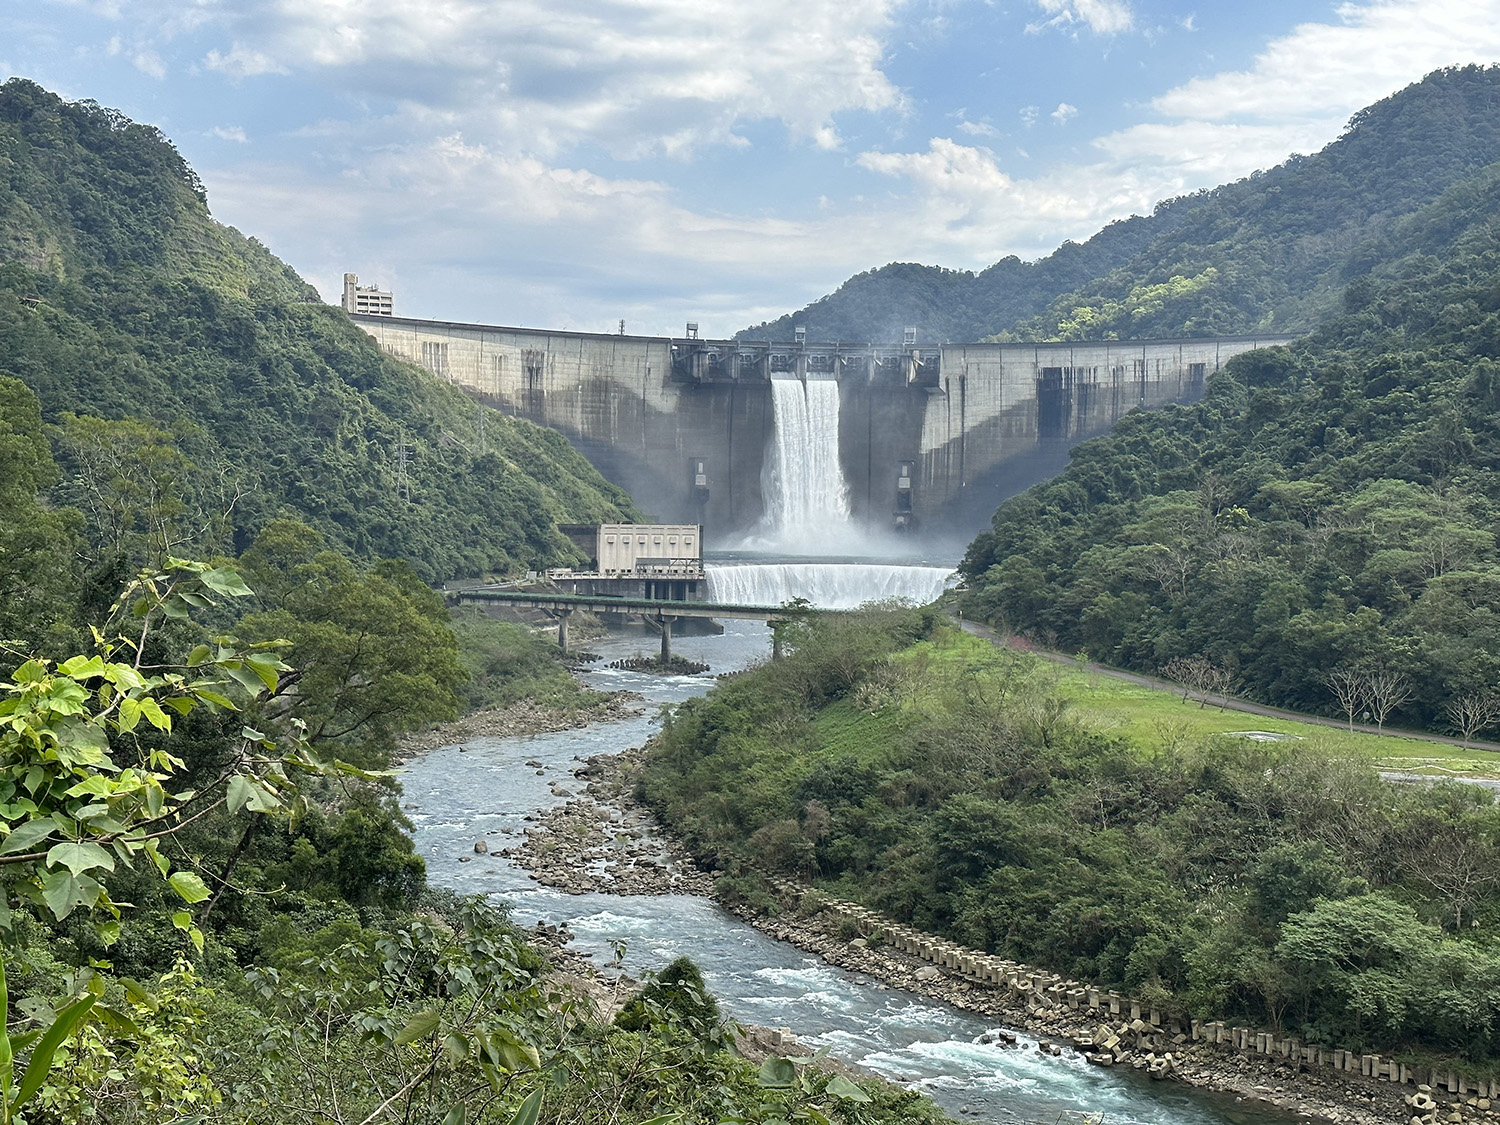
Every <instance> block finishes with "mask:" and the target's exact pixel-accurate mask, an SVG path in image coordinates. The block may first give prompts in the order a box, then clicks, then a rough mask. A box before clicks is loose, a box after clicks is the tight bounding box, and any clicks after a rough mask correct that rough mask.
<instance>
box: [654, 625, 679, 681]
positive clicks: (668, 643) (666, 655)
mask: <svg viewBox="0 0 1500 1125" xmlns="http://www.w3.org/2000/svg"><path fill="white" fill-rule="evenodd" d="M675 620H676V618H675V617H668V616H667V615H666V614H664V613H659V614H657V615H656V623H657V625H658V626H659V627H660V628H661V663H662V667H663V668H665V667H666V666H667V665H668V664H670V663H672V622H673V621H675Z"/></svg>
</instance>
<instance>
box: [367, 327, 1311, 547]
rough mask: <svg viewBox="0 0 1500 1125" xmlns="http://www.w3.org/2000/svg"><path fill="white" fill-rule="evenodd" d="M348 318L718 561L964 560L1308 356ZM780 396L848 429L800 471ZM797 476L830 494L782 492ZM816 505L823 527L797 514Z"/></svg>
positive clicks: (805, 454) (1165, 343)
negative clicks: (1108, 448) (550, 438)
mask: <svg viewBox="0 0 1500 1125" xmlns="http://www.w3.org/2000/svg"><path fill="white" fill-rule="evenodd" d="M350 319H351V320H353V321H354V323H355V324H357V325H358V326H359V327H360V328H362V329H363V330H364V331H366V332H368V333H369V334H370V335H371V336H372V337H374V338H375V340H376V341H377V342H378V343H379V344H380V346H381V347H382V348H384V349H385V351H386V352H388V353H389V354H391V355H393V356H396V357H398V358H401V359H404V360H408V361H410V362H412V363H415V364H418V365H420V366H422V367H424V368H426V369H427V370H428V371H429V372H431V373H432V374H433V375H434V376H435V377H437V378H439V379H442V380H444V381H445V382H449V383H452V384H454V385H455V386H458V387H461V388H463V389H464V390H466V391H468V392H469V393H470V394H472V395H474V396H475V397H477V398H478V399H480V400H481V401H483V402H485V403H487V404H488V405H491V406H494V407H496V408H498V409H500V410H502V411H505V412H506V413H509V414H512V415H515V416H517V417H521V418H526V419H529V420H530V421H533V422H537V423H539V424H541V425H544V426H548V427H551V428H553V429H556V430H558V431H560V432H561V433H562V434H563V435H564V436H565V437H567V438H568V440H569V441H570V442H571V443H572V444H573V445H574V447H575V448H577V449H578V450H579V452H581V453H582V454H583V455H584V456H585V457H587V458H588V460H589V461H590V462H592V463H593V464H594V466H595V467H596V468H598V469H599V471H600V472H601V473H602V474H603V475H604V476H605V477H606V478H608V479H609V480H611V481H613V482H614V483H615V484H618V485H619V486H621V487H622V488H624V489H626V490H627V491H628V492H629V493H630V494H631V495H632V496H633V497H634V498H635V500H636V502H637V504H638V505H639V506H640V507H641V508H643V509H644V510H646V511H647V512H649V513H650V514H651V515H652V517H653V518H654V519H656V520H657V521H660V522H669V523H698V524H702V525H703V526H704V529H705V535H706V536H707V537H708V539H709V540H710V541H711V542H714V543H717V544H732V543H735V542H741V541H744V540H745V539H747V538H748V537H752V536H754V535H756V534H764V533H765V532H766V531H767V529H768V528H769V529H777V528H779V529H782V530H783V531H784V532H786V533H787V534H786V535H785V536H784V537H783V541H784V542H786V541H787V540H791V541H795V539H796V538H797V536H798V533H799V531H800V530H803V529H808V528H813V529H817V528H823V527H826V526H827V525H828V524H829V522H830V521H831V520H832V521H843V522H845V523H846V524H847V525H848V526H849V527H851V528H853V529H856V530H857V531H860V532H862V533H866V534H871V535H875V536H882V535H885V536H889V535H890V534H891V533H893V532H895V533H913V532H915V533H917V534H919V535H920V537H921V538H922V539H923V540H924V541H932V540H934V539H939V538H948V539H951V540H952V541H953V542H955V543H957V542H959V541H961V540H965V539H967V538H969V537H970V536H971V535H972V534H973V533H974V532H975V531H977V530H979V529H981V528H982V527H984V526H985V525H986V524H987V523H988V520H989V517H990V515H991V513H992V512H993V511H994V509H995V508H996V507H997V506H998V504H999V503H1000V502H1001V501H1002V500H1004V499H1005V498H1006V497H1007V496H1010V495H1013V494H1015V493H1017V492H1020V491H1022V490H1024V489H1025V488H1028V487H1029V486H1030V485H1032V484H1034V483H1036V482H1037V481H1040V480H1044V479H1046V478H1047V477H1049V476H1052V475H1055V474H1056V473H1057V472H1059V471H1060V470H1061V469H1062V468H1063V467H1064V466H1065V465H1066V464H1067V452H1068V449H1069V448H1070V447H1071V446H1073V445H1074V444H1076V443H1077V442H1079V441H1082V440H1084V439H1085V438H1088V437H1092V436H1094V435H1096V434H1099V433H1102V432H1104V431H1106V430H1108V429H1109V428H1110V427H1111V426H1112V425H1113V424H1114V423H1115V422H1116V421H1118V420H1119V419H1120V418H1121V417H1123V416H1124V415H1125V414H1127V413H1129V412H1130V411H1132V410H1137V409H1152V408H1155V407H1160V406H1165V405H1167V404H1169V403H1174V402H1188V401H1192V400H1193V399H1196V398H1197V397H1199V396H1200V395H1201V394H1202V393H1203V387H1204V382H1205V380H1206V379H1207V377H1208V376H1209V375H1211V374H1213V373H1214V372H1215V371H1218V370H1219V368H1220V367H1221V366H1222V365H1223V364H1224V363H1226V362H1228V360H1229V359H1230V358H1232V357H1233V356H1235V355H1238V354H1240V353H1242V352H1245V351H1250V350H1253V349H1256V348H1261V347H1269V346H1276V345H1282V344H1286V343H1288V342H1290V341H1291V340H1292V339H1293V337H1290V336H1282V335H1258V336H1229V337H1212V338H1201V339H1183V340H1107V341H1097V342H1075V343H972V344H953V343H944V344H931V345H929V344H919V343H916V342H914V341H912V342H908V343H906V344H903V345H899V346H897V345H891V346H882V345H870V344H847V343H842V342H835V343H819V342H809V341H806V340H802V339H798V340H797V341H795V342H793V343H777V342H774V341H743V340H706V339H699V338H698V337H697V336H696V335H695V334H685V335H684V336H682V337H657V336H627V335H623V334H621V335H611V334H605V333H589V332H566V331H555V330H547V329H534V328H512V327H504V326H498V325H484V324H466V323H460V322H454V321H441V320H420V319H415V318H411V317H397V316H388V315H369V314H359V313H353V314H351V315H350ZM797 384H800V385H797ZM778 396H780V404H779V408H780V410H781V413H782V416H783V417H784V418H788V419H791V418H794V417H796V415H797V411H799V410H800V411H802V412H803V414H802V416H803V417H804V418H806V419H808V420H809V421H808V422H807V424H806V426H807V428H806V430H805V433H806V434H807V435H811V434H813V433H816V432H819V428H818V427H819V425H820V424H821V425H823V426H826V424H827V423H828V422H829V420H830V418H831V419H833V420H834V424H835V425H836V430H837V442H836V444H835V443H834V442H831V441H827V440H821V441H816V442H812V444H808V442H809V441H811V439H810V438H809V439H807V441H804V443H803V447H802V448H801V451H800V453H799V452H794V450H795V449H796V435H795V434H791V433H788V432H787V429H786V427H787V425H788V423H787V422H786V421H783V423H782V426H783V430H782V432H781V434H780V436H778V433H777V417H778V414H777V411H778ZM794 400H800V401H794ZM814 415H817V416H818V417H819V418H821V419H822V422H821V423H815V422H814V421H813V420H812V419H813V416H814ZM797 424H802V423H797ZM822 432H825V433H826V432H827V430H826V429H824V430H823V431H822ZM814 445H816V446H817V447H816V448H814V447H813V446H814ZM830 459H831V461H830ZM797 474H814V475H816V477H817V479H819V480H821V481H823V482H825V483H824V484H823V485H820V486H818V487H816V488H814V489H812V490H811V491H809V490H808V488H807V487H806V482H805V481H803V482H800V483H797V484H796V485H795V488H784V489H780V490H778V487H776V482H778V481H786V480H788V479H789V478H791V477H793V476H795V475H797ZM835 481H837V482H839V483H838V485H837V487H835V485H834V483H833V482H835ZM763 485H765V486H766V487H763ZM809 496H810V497H812V499H813V501H814V506H813V508H812V509H810V510H805V511H799V510H794V509H793V508H790V507H788V505H795V504H801V503H803V498H807V497H809ZM778 505H780V508H779V509H778Z"/></svg>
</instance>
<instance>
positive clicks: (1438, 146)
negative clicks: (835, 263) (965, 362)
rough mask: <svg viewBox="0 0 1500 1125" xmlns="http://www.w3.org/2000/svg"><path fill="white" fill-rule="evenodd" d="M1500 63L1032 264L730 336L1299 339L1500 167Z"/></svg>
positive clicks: (842, 291) (865, 296)
mask: <svg viewBox="0 0 1500 1125" xmlns="http://www.w3.org/2000/svg"><path fill="white" fill-rule="evenodd" d="M1497 89H1500V69H1497V68H1493V67H1491V68H1483V67H1473V66H1471V67H1463V68H1454V69H1450V70H1440V71H1436V72H1434V73H1433V74H1431V75H1429V76H1428V77H1427V78H1425V79H1423V80H1422V81H1421V82H1418V83H1416V84H1414V85H1412V86H1410V87H1408V88H1407V89H1405V90H1403V91H1401V92H1400V93H1397V94H1395V95H1393V96H1391V97H1389V98H1386V99H1384V100H1383V101H1380V102H1377V103H1376V104H1374V105H1372V106H1370V107H1368V108H1366V109H1364V110H1361V111H1360V112H1359V113H1357V114H1356V115H1355V116H1354V118H1353V119H1352V120H1351V121H1350V123H1349V128H1348V130H1347V131H1346V132H1345V133H1344V135H1343V136H1342V137H1340V138H1339V139H1338V140H1337V141H1335V142H1333V143H1332V144H1330V145H1329V146H1328V147H1327V148H1325V149H1323V150H1322V151H1321V152H1319V153H1317V154H1315V155H1313V156H1306V157H1303V156H1294V157H1292V158H1291V159H1289V160H1288V161H1286V162H1285V163H1284V164H1281V165H1278V166H1277V167H1276V168H1273V169H1271V170H1270V171H1267V172H1264V173H1257V174H1255V175H1253V176H1250V177H1248V178H1246V179H1244V180H1240V181H1237V182H1235V183H1232V184H1226V185H1224V186H1222V187H1219V188H1215V189H1214V190H1212V191H1203V192H1198V193H1196V194H1194V195H1188V196H1182V197H1180V198H1177V199H1172V200H1167V201H1164V202H1163V203H1160V204H1158V205H1157V207H1156V209H1155V211H1154V212H1153V213H1152V214H1151V215H1150V216H1136V217H1132V218H1130V219H1126V220H1123V221H1121V222H1116V223H1111V224H1110V225H1109V226H1107V227H1105V228H1104V229H1103V230H1102V231H1100V232H1099V233H1098V234H1096V235H1094V237H1092V238H1090V239H1089V240H1088V241H1087V242H1084V243H1082V244H1074V243H1066V244H1064V245H1063V246H1062V247H1061V248H1060V249H1058V250H1057V251H1056V252H1054V253H1053V254H1051V255H1049V256H1048V257H1046V258H1042V259H1039V260H1037V261H1035V262H1022V261H1021V260H1020V259H1018V258H1014V257H1011V258H1006V259H1004V260H1003V261H1000V262H997V263H995V264H994V265H992V266H990V267H989V268H988V269H986V270H983V271H982V272H980V273H977V274H976V273H971V272H969V271H967V270H946V269H939V268H936V267H930V266H920V265H914V264H910V263H902V264H893V265H889V266H885V267H883V268H881V269H877V270H871V271H869V272H867V273H863V274H860V275H858V276H857V277H853V278H850V279H849V280H848V281H847V282H845V283H844V284H843V285H842V286H841V287H840V288H839V289H838V291H837V292H835V293H832V294H830V295H828V296H826V297H824V298H822V299H821V300H818V301H815V302H814V303H813V304H811V305H809V306H807V307H806V308H804V309H802V310H800V311H799V312H795V313H791V314H788V315H787V316H784V317H781V318H779V319H777V320H774V321H770V322H768V323H765V324H761V325H758V326H756V327H754V328H748V329H746V330H744V331H743V332H741V333H740V335H741V336H742V337H744V338H748V339H761V338H765V337H767V336H769V337H771V338H774V339H778V340H790V339H791V338H792V327H793V326H794V325H805V326H806V327H807V330H808V333H809V335H810V337H811V338H814V339H830V340H831V339H842V340H876V341H895V340H900V339H901V333H902V330H903V328H904V327H905V326H906V325H913V324H914V325H917V326H918V330H919V336H920V338H921V339H922V340H924V341H933V340H937V341H962V340H978V339H981V338H984V337H986V336H990V335H992V334H996V333H999V334H1002V338H1020V339H1064V340H1073V339H1077V340H1083V339H1093V340H1099V339H1110V338H1128V337H1135V338H1153V337H1154V338H1171V337H1177V336H1214V335H1230V334H1235V333H1246V332H1289V331H1290V332H1300V331H1305V330H1307V329H1310V328H1312V327H1313V326H1315V325H1316V324H1318V323H1319V322H1320V321H1322V320H1323V319H1324V318H1325V317H1327V316H1328V315H1329V314H1330V313H1332V312H1334V311H1336V310H1337V307H1338V302H1339V295H1340V293H1341V291H1342V289H1343V287H1344V286H1345V285H1346V284H1347V283H1348V282H1350V281H1351V280H1353V279H1355V278H1358V277H1363V276H1364V275H1366V274H1370V273H1372V272H1374V273H1376V274H1379V273H1380V272H1381V271H1382V270H1387V269H1388V268H1390V263H1393V262H1395V261H1396V260H1397V259H1400V258H1403V257H1405V256H1407V255H1408V254H1412V253H1433V252H1436V248H1437V246H1439V245H1441V244H1442V242H1443V239H1444V238H1445V236H1446V234H1447V232H1445V231H1444V230H1443V229H1442V228H1441V226H1440V225H1437V224H1434V225H1428V226H1420V227H1419V228H1416V229H1414V228H1412V227H1411V226H1410V225H1407V226H1405V227H1403V224H1402V219H1403V217H1405V216H1409V215H1411V214H1412V213H1413V212H1416V211H1418V210H1419V209H1420V208H1422V207H1423V206H1424V205H1426V204H1428V203H1430V202H1431V201H1433V200H1434V199H1436V198H1437V197H1438V196H1439V195H1440V194H1441V193H1443V192H1444V191H1446V190H1449V189H1450V188H1453V187H1454V186H1455V185H1458V184H1460V183H1461V182H1462V181H1464V180H1467V179H1469V178H1470V177H1472V176H1474V175H1476V174H1477V173H1479V172H1480V171H1481V170H1482V169H1484V168H1485V167H1486V166H1488V165H1490V164H1493V163H1494V162H1495V161H1497V160H1500V123H1497V122H1496V119H1495V115H1494V112H1493V103H1494V98H1495V96H1496V92H1497Z"/></svg>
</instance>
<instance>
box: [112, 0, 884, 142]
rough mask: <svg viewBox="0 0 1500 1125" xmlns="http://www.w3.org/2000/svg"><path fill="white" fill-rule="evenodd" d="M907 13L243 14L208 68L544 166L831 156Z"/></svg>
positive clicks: (354, 7) (315, 9) (301, 3)
mask: <svg viewBox="0 0 1500 1125" xmlns="http://www.w3.org/2000/svg"><path fill="white" fill-rule="evenodd" d="M137 2H139V3H150V2H151V0H137ZM902 2H903V0H843V2H841V3H836V4H834V3H823V4H808V3H806V2H805V0H760V2H758V3H755V4H747V3H744V2H743V0H695V2H691V3H690V2H688V0H605V2H600V0H498V2H496V0H385V2H383V3H378V4H369V3H364V4H357V3H353V2H351V0H321V2H319V3H307V2H306V0H241V2H238V3H236V4H235V5H233V6H232V7H229V6H224V7H219V8H216V9H214V10H215V11H216V12H217V13H218V15H219V19H220V21H221V22H220V34H221V35H222V36H223V37H224V38H225V39H226V40H227V42H225V43H221V44H220V45H219V46H217V47H214V48H213V49H211V50H210V51H208V52H207V54H206V55H205V56H204V59H203V62H204V64H205V65H206V66H207V67H209V68H210V69H213V70H220V71H224V72H225V73H228V74H231V75H234V76H236V77H241V78H244V77H252V76H255V75H259V74H265V73H271V72H285V73H293V74H303V75H321V76H328V77H330V78H331V79H332V80H334V81H336V82H337V83H338V84H339V86H340V87H341V88H342V89H345V90H347V91H350V92H357V93H358V95H359V96H361V97H365V98H370V99H389V100H391V101H394V102H395V103H397V104H398V105H400V106H401V107H402V113H403V115H404V116H405V117H406V118H408V119H410V121H411V122H412V123H413V124H418V123H420V124H430V123H431V122H432V121H435V120H436V121H446V122H447V124H448V127H450V128H451V127H462V128H463V130H464V132H465V134H466V135H472V136H482V137H484V138H485V139H486V140H488V141H494V142H503V143H506V144H508V145H510V146H513V147H517V148H521V149H524V150H526V151H531V152H535V153H538V154H546V155H556V154H559V153H563V152H566V151H568V150H569V149H570V148H572V147H574V146H576V145H579V144H584V143H588V144H595V145H601V146H604V147H605V148H607V149H609V150H610V151H611V152H612V153H614V154H615V155H616V156H624V157H638V156H646V155H657V154H665V155H671V156H685V155H687V154H689V153H691V152H692V151H693V150H694V149H696V148H697V147H699V146H701V145H705V144H726V143H727V144H734V143H737V141H738V139H739V138H738V137H737V136H736V129H737V127H739V126H740V125H742V124H743V123H745V122H751V121H761V120H777V121H780V122H782V123H783V124H784V125H785V126H786V128H787V129H788V130H789V131H790V132H791V133H792V134H793V135H794V136H795V137H798V138H800V139H803V140H805V141H808V142H810V143H812V144H814V145H817V146H819V147H823V148H833V147H837V146H838V144H839V143H840V141H839V135H838V132H837V126H836V123H835V118H836V116H837V115H838V114H840V113H845V112H849V111H866V112H881V111H887V110H893V109H898V108H900V106H901V105H902V96H901V93H900V91H899V90H898V89H897V88H896V87H895V86H894V85H893V84H892V83H891V81H890V80H889V79H888V78H887V77H886V75H885V73H884V71H883V70H882V66H883V62H884V55H885V46H884V42H883V36H884V35H885V34H886V32H887V31H888V30H889V28H890V26H891V23H892V16H893V13H894V12H895V10H896V9H897V8H898V7H899V5H900V4H901V3H902ZM429 135H430V133H429Z"/></svg>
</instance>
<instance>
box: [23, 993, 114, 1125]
mask: <svg viewBox="0 0 1500 1125" xmlns="http://www.w3.org/2000/svg"><path fill="white" fill-rule="evenodd" d="M95 999H96V998H95V997H93V996H86V997H84V998H83V999H81V1000H75V1001H74V1002H73V1003H72V1004H69V1005H68V1006H67V1007H66V1008H64V1009H63V1010H62V1011H60V1012H58V1013H57V1019H55V1020H53V1021H52V1026H51V1027H49V1028H48V1029H47V1033H46V1034H45V1035H43V1036H42V1038H41V1041H40V1042H39V1043H38V1044H37V1045H36V1048H35V1049H34V1050H33V1051H32V1052H31V1061H30V1062H29V1063H27V1064H26V1073H25V1075H23V1076H22V1078H21V1085H20V1087H19V1088H18V1089H17V1090H16V1096H15V1100H14V1101H12V1103H11V1108H12V1110H16V1109H20V1108H21V1107H22V1106H23V1105H25V1104H26V1103H27V1102H28V1101H30V1100H31V1096H32V1095H33V1094H35V1093H36V1092H37V1091H38V1090H40V1089H41V1088H42V1083H43V1082H45V1081H46V1080H47V1073H48V1072H49V1071H50V1070H51V1069H52V1058H53V1056H54V1055H56V1054H57V1049H58V1048H59V1047H61V1046H62V1045H63V1043H64V1042H65V1041H66V1040H67V1038H68V1036H69V1035H71V1034H72V1033H73V1029H74V1028H75V1027H77V1026H78V1025H79V1023H81V1022H82V1020H83V1018H84V1017H85V1016H87V1015H88V1014H89V1010H90V1009H91V1008H93V1006H94V1001H95Z"/></svg>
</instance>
